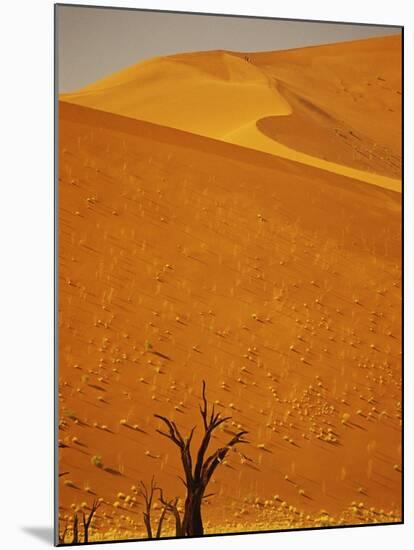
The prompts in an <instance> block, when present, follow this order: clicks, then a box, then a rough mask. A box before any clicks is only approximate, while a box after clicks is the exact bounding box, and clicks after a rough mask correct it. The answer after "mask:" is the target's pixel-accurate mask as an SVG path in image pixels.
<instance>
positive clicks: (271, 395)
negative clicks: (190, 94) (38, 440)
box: [57, 37, 402, 544]
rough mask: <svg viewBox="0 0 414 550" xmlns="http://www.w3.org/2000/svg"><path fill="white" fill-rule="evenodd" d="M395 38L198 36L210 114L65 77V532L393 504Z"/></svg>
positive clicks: (274, 519)
mask: <svg viewBox="0 0 414 550" xmlns="http://www.w3.org/2000/svg"><path fill="white" fill-rule="evenodd" d="M374 42H375V41H374ZM397 43H398V41H397V38H394V37H393V38H390V39H389V42H387V39H378V41H376V42H375V44H374V43H370V42H369V41H367V43H366V44H364V45H361V44H360V45H359V46H358V44H357V43H355V44H354V45H352V46H349V47H350V48H351V53H352V55H354V54H355V55H357V56H358V60H359V65H358V66H359V67H360V69H358V67H353V69H352V70H350V69H349V67H348V65H347V63H348V60H349V57H347V56H346V55H345V53H346V52H345V53H344V51H343V50H338V49H337V50H335V47H334V45H332V46H329V47H328V53H329V55H328V56H327V57H326V58H325V57H324V58H323V59H324V60H325V62H326V63H329V64H330V66H332V67H334V68H335V71H336V72H335V75H336V76H335V78H332V79H331V80H329V79H328V73H329V71H328V72H327V71H326V70H325V69H324V68H323V67H324V65H323V64H321V63H322V62H321V60H320V58H319V57H318V49H316V50H315V49H313V53H312V52H309V51H306V50H303V56H304V57H303V58H302V59H303V61H302V62H301V57H300V56H301V54H300V50H295V51H294V52H292V53H289V52H285V53H283V52H280V56H278V52H274V53H263V54H254V55H253V54H252V55H250V54H249V60H248V61H246V59H245V55H244V54H243V55H241V54H240V55H239V56H237V55H236V54H234V55H236V57H237V59H230V60H229V59H228V58H229V57H232V55H231V54H227V53H226V54H221V53H217V52H214V53H211V52H210V53H208V52H207V53H200V54H196V53H194V54H191V55H190V56H189V57H188V58H186V60H187V62H188V63H187V65H185V71H186V75H187V76H186V78H187V77H188V78H190V77H191V78H193V77H194V78H195V76H194V75H193V71H192V68H194V66H196V67H197V66H198V67H199V69H200V71H206V69H208V71H209V72H208V73H207V74H208V75H209V76H208V78H211V79H212V81H213V84H215V85H216V87H217V90H221V91H220V93H222V92H223V93H224V91H225V94H227V93H229V94H230V96H231V97H230V99H231V101H232V102H235V103H234V105H235V108H234V109H233V110H231V111H230V110H229V112H226V113H224V112H223V113H218V114H217V117H216V118H214V117H213V116H212V114H211V113H210V112H209V110H208V109H207V108H206V109H204V111H203V113H202V116H201V114H200V116H201V118H200V119H197V121H196V122H197V124H198V125H199V127H200V130H199V131H198V132H195V130H194V128H192V127H189V126H188V124H189V121H188V120H183V125H184V126H185V127H183V128H182V129H180V126H179V125H178V123H177V122H176V119H175V118H174V120H173V119H171V120H170V119H168V120H161V119H157V120H152V121H151V120H148V119H146V118H145V116H141V115H143V114H145V113H143V111H142V112H141V110H140V109H141V107H142V105H141V107H140V109H138V108H137V109H138V110H137V112H135V111H134V112H109V111H110V110H111V109H110V108H109V107H108V105H109V103H106V102H107V101H109V99H110V93H111V90H110V89H108V90H109V91H108V90H105V91H104V92H102V93H101V94H98V95H99V102H101V101H102V102H103V103H99V102H98V99H97V98H96V97H95V96H94V94H93V93H91V92H93V90H92V91H91V90H89V93H88V94H86V93H85V94H83V95H82V93H80V94H78V95H77V96H76V98H74V97H70V96H64V97H62V98H61V99H62V101H60V104H59V172H58V185H59V204H58V215H59V225H58V228H59V272H58V277H59V294H58V307H59V314H58V319H57V322H58V326H59V418H58V426H59V481H58V483H59V524H60V525H59V542H60V544H67V543H81V544H82V543H84V542H88V541H99V540H109V539H113V540H116V539H136V538H138V539H146V538H161V537H166V536H200V535H202V534H210V533H225V532H227V533H229V532H245V531H260V530H277V529H294V528H302V527H315V526H332V525H351V524H368V523H369V524H372V523H394V522H399V521H401V506H402V502H401V477H402V471H401V463H402V456H401V452H402V449H401V423H402V405H401V401H402V394H401V385H402V373H401V194H400V193H399V191H398V185H397V184H399V175H400V154H401V151H400V142H399V134H398V131H399V130H398V129H396V121H398V120H399V119H398V116H399V114H398V113H399V112H400V111H398V109H400V106H401V98H400V96H399V94H398V91H399V89H400V88H398V82H397V77H396V72H395V71H396V69H395V67H396V65H395V63H394V61H395V55H396V54H395V52H396V51H397V50H396V48H397V46H396V44H397ZM387 44H388V45H387ZM343 47H345V46H343ZM341 48H342V46H341ZM358 48H360V49H359V50H358ZM387 48H389V49H387ZM335 51H337V54H335ZM338 52H339V53H338ZM358 52H359V53H358ZM378 52H379V53H378ZM339 54H340V55H339ZM380 54H381V55H380ZM234 55H233V57H234ZM312 55H315V56H316V57H315V58H314V60H315V63H314V64H313V65H312V66H313V70H314V73H313V74H309V70H310V69H309V70H308V68H306V67H307V63H308V61H309V59H310V57H309V56H312ZM349 55H351V54H349ZM327 59H328V61H326V60H327ZM197 60H198V61H197ZM379 60H380V61H381V63H380V66H379ZM160 63H162V65H163V67H164V68H165V69H166V71H167V69H168V71H167V73H166V74H167V76H168V79H170V78H172V77H171V74H172V72H171V71H172V68H171V67H174V66H175V64H176V63H177V61H176V60H174V59H167V58H166V60H164V61H163V60H162V59H161V61H160ZM246 63H248V65H249V66H248V68H247V69H246V71H247V72H246V75H251V74H254V75H256V76H257V79H258V80H257V82H258V84H257V86H259V85H260V86H264V85H265V84H266V85H268V83H269V82H274V79H276V81H277V82H278V83H279V85H278V87H277V98H278V101H279V103H278V105H279V107H280V106H283V108H284V109H286V111H288V110H289V109H291V111H292V112H291V114H290V115H289V114H288V112H285V111H283V113H282V114H284V116H277V113H273V114H271V118H270V119H268V118H265V113H264V112H262V113H259V114H260V116H261V117H262V118H260V121H261V122H260V123H259V121H258V119H254V124H253V122H252V124H250V123H249V124H248V125H246V126H243V125H242V127H243V128H244V130H243V132H239V133H237V132H236V133H232V128H233V126H234V124H235V122H237V123H238V125H239V126H240V124H241V123H240V120H239V119H238V118H237V117H238V116H240V113H241V112H249V113H250V114H251V115H252V116H253V115H254V116H256V115H257V112H256V111H257V101H255V102H254V103H255V104H254V105H251V104H249V108H248V109H247V108H246V109H247V111H244V110H243V105H242V104H239V103H236V99H235V97H236V96H237V94H236V96H234V94H233V92H231V90H230V87H229V86H227V88H225V83H223V78H222V77H221V76H220V75H221V74H222V72H220V71H227V72H225V74H229V75H233V77H234V74H236V75H240V71H241V69H243V70H244V64H246ZM302 65H303V67H302ZM305 66H306V67H305ZM309 66H311V65H309ZM150 67H151V65H150ZM236 69H237V71H236ZM131 70H132V69H131ZM131 70H130V71H131ZM134 70H136V71H139V67H138V68H135V69H134ZM183 70H184V69H183ZM232 71H233V72H232ZM234 71H236V72H234ZM260 71H265V72H266V71H267V73H266V74H268V75H270V76H271V77H272V78H271V79H270V80H269V79H263V78H262V77H260V78H259V76H258V74H259V72H260ZM358 71H359V72H358ZM190 73H191V74H190ZM128 74H129V75H130V74H131V72H129V73H128ZM243 74H244V73H243ZM260 74H262V73H260ZM329 74H331V73H329ZM197 75H198V73H197ZM376 75H380V76H381V79H380V80H379V79H377V78H376ZM270 76H269V78H270ZM114 78H115V77H114ZM119 78H120V80H119V84H120V85H119V86H118V87H115V88H114V90H112V92H113V93H116V94H118V93H121V92H122V93H126V92H125V88H124V87H123V85H122V86H121V84H123V80H122V78H123V77H122V78H121V77H119ZM197 78H198V76H197ZM206 78H207V76H206ZM229 78H230V77H229ZM246 78H247V77H246ZM249 78H250V76H249ZM318 79H319V80H318ZM115 80H116V78H115ZM239 80H240V79H239ZM239 80H237V79H235V81H234V82H232V85H233V84H234V86H235V87H236V88H237V86H242V85H243V81H242V80H241V81H239ZM209 82H210V81H209ZM226 82H227V81H226ZM318 82H319V83H318ZM368 83H369V85H368ZM363 84H364V85H363ZM209 85H212V82H210V84H209ZM224 88H225V90H224ZM167 89H168V86H166V90H167ZM260 89H261V88H260ZM223 90H224V91H223ZM230 92H231V93H230ZM273 92H274V90H270V91H269V90H265V91H263V90H262V91H261V92H260V94H262V93H263V96H260V97H261V98H262V99H263V103H262V104H261V109H262V108H263V109H265V108H267V107H268V106H269V105H273V104H274V103H272V101H273V100H272V98H273V99H274V97H276V96H274V95H272V93H273ZM249 93H250V92H249ZM269 94H270V95H269ZM200 97H201V96H200ZM224 97H226V98H227V99H226V101H227V100H229V97H228V96H227V95H223V98H224ZM243 97H245V96H244V95H243ZM260 97H259V100H260ZM94 98H95V99H94ZM75 99H76V101H75ZM121 99H122V98H118V97H117V99H116V101H115V103H116V104H117V105H118V106H119V108H120V109H122V108H123V106H125V105H128V106H129V107H131V105H132V103H131V102H128V101H125V102H123V101H122V100H121ZM126 99H128V98H126ZM94 100H95V101H97V103H96V105H93V104H92V103H93V101H94ZM118 100H119V101H118ZM154 101H155V99H154ZM194 101H195V99H194ZM223 101H224V100H223ZM82 102H83V104H82ZM259 103H260V101H259ZM223 105H226V102H224V103H223ZM378 105H381V109H383V107H384V106H385V107H386V108H385V111H384V112H386V114H385V115H384V118H383V119H381V117H380V116H379V114H378V113H379V111H378ZM315 106H316V107H318V106H319V107H320V109H322V107H323V109H322V110H323V112H322V111H321V110H318V109H316V110H315ZM144 107H145V106H144ZM144 107H142V109H144ZM153 107H154V105H153ZM388 107H389V109H392V111H390V110H387V108H388ZM280 108H281V107H280ZM224 110H225V109H224V108H223V111H224ZM105 111H106V112H105ZM152 112H153V113H157V112H158V113H159V117H161V115H162V116H167V115H168V116H167V118H168V117H169V116H172V114H171V113H172V111H170V110H169V108H167V107H166V108H165V110H164V111H161V110H159V111H157V109H156V108H155V107H154V109H153V111H152ZM198 112H199V111H197V113H198ZM324 113H325V114H324ZM326 113H327V114H328V115H329V116H327V115H326ZM279 114H280V113H279ZM236 115H237V116H236ZM175 116H176V113H174V117H175ZM269 116H270V115H269ZM203 117H204V118H203ZM291 117H292V118H291ZM140 118H141V119H142V120H141V119H140ZM274 118H277V120H274ZM282 119H283V120H282ZM339 119H340V120H341V121H342V122H341V124H339V122H338V121H339ZM373 119H375V123H374V124H373V126H372V127H370V126H369V124H368V122H369V121H370V120H373ZM168 121H170V123H171V124H168ZM203 121H204V122H203ZM252 121H253V119H252ZM256 122H257V125H256ZM308 122H309V126H307V123H308ZM191 123H192V122H191ZM232 125H233V126H232ZM253 126H254V131H253V129H252V128H253ZM249 128H250V130H249ZM302 128H303V129H304V130H303V133H302V134H301V136H300V138H298V142H297V149H298V151H299V152H300V155H298V156H297V157H295V155H293V154H292V153H291V151H295V137H296V136H297V135H298V129H302ZM306 128H308V129H309V131H308V130H307V129H306ZM182 130H186V131H182ZM225 130H226V132H227V131H228V132H229V134H228V136H227V134H226V132H225ZM233 130H234V128H233ZM397 130H398V131H397ZM246 132H247V133H246ZM249 132H250V133H249ZM311 134H312V136H313V138H314V139H312V140H311V139H310V136H311ZM328 134H329V135H331V134H332V135H334V138H333V140H334V141H333V142H329V143H330V145H329V147H327V149H326V151H325V144H326V143H327V139H328V138H327V135H328ZM261 135H263V136H267V138H268V139H269V140H273V142H274V144H275V143H276V138H277V136H279V135H280V143H279V142H278V143H276V145H272V147H275V149H274V150H273V153H271V154H269V150H267V149H266V148H265V147H264V146H263V147H261V145H263V143H264V142H262V141H261V138H260V136H261ZM226 136H227V137H226ZM249 136H250V137H249ZM252 136H253V137H252ZM250 138H251V139H252V140H253V141H252V142H251V146H249V142H248V139H250ZM259 138H260V139H259ZM277 139H279V138H277ZM282 142H283V143H282ZM266 143H267V145H268V142H266ZM332 143H334V145H332ZM283 146H286V147H289V151H290V152H288V153H286V150H284V149H283ZM266 147H267V146H266ZM269 147H270V146H269ZM280 147H282V148H280ZM265 149H266V150H265ZM278 151H279V153H280V154H279V153H278ZM281 151H282V152H283V151H285V153H286V154H282V152H281ZM302 155H306V158H305V157H303V156H302ZM324 156H325V157H326V158H323V157H324ZM282 157H283V158H282ZM309 158H316V159H317V161H315V162H313V163H312V161H311V160H309ZM318 159H319V160H320V159H322V160H323V161H324V162H322V163H320V162H319V160H318ZM326 162H327V163H331V164H329V165H326V164H325V163H326ZM337 165H340V166H342V167H343V169H336V168H335V167H336V166H337ZM328 168H329V169H328ZM349 168H352V169H353V170H357V171H358V173H356V172H352V171H348V169H349ZM359 172H363V173H364V174H365V175H366V177H365V176H364V177H362V176H361V177H360V179H358V178H359V176H358V174H359ZM357 176H358V177H357ZM382 178H386V180H384V179H382ZM391 180H392V181H391ZM203 381H205V382H203ZM207 390H208V391H207ZM246 434H248V436H247V439H248V444H242V443H244V442H245V436H246Z"/></svg>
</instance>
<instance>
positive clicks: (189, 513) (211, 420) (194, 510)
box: [154, 380, 247, 537]
mask: <svg viewBox="0 0 414 550" xmlns="http://www.w3.org/2000/svg"><path fill="white" fill-rule="evenodd" d="M202 398H203V404H202V405H200V414H201V418H202V420H203V427H204V434H203V437H202V440H201V443H200V446H199V449H198V451H197V455H196V457H195V464H194V467H193V457H192V455H191V450H190V446H191V440H192V438H193V435H194V430H195V429H196V426H194V427H193V428H192V429H191V431H190V434H189V435H188V436H187V437H183V436H182V435H181V433H180V430H179V429H178V427H177V425H176V424H175V422H173V421H172V420H169V419H168V418H166V417H165V416H161V415H159V414H156V415H154V416H156V417H157V418H159V419H160V420H162V421H163V422H164V424H165V425H166V426H167V428H168V432H163V431H162V430H157V432H158V433H160V434H161V435H163V436H165V437H167V438H168V439H171V441H172V442H173V443H174V444H175V445H176V446H177V447H178V448H179V449H180V456H181V463H182V467H183V470H184V476H185V478H184V479H183V478H181V480H182V482H183V483H184V485H185V487H186V490H187V494H186V498H185V504H184V518H183V522H182V530H183V534H184V536H186V537H199V536H202V535H203V534H204V529H203V521H202V517H201V505H202V502H203V499H204V498H207V496H210V495H205V491H206V488H207V485H208V483H209V481H210V479H211V477H212V475H213V474H214V472H215V470H216V468H217V466H218V465H219V464H220V463H221V462H222V461H223V460H224V458H225V456H226V455H227V453H228V452H229V450H230V449H231V448H232V447H234V446H235V445H237V444H239V443H247V441H246V440H245V439H243V436H244V435H246V434H247V432H246V431H244V430H243V431H240V432H238V433H236V434H235V435H234V436H233V437H232V438H231V439H230V441H229V442H228V443H227V444H226V445H225V446H224V447H220V448H219V449H217V450H216V451H214V452H213V453H212V454H211V455H209V456H208V457H207V458H206V453H207V450H208V447H209V444H210V440H211V437H212V434H213V432H214V431H215V430H216V429H217V428H218V427H219V426H220V425H221V424H223V422H226V421H227V420H230V418H231V417H230V416H225V417H222V416H221V414H220V413H219V412H218V413H216V412H215V408H214V405H213V407H212V409H211V413H209V410H208V409H209V407H208V403H207V398H206V383H205V381H204V380H203V389H202Z"/></svg>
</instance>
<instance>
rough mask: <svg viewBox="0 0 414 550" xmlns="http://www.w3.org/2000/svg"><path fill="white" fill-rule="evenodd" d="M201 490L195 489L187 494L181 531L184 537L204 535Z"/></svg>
mask: <svg viewBox="0 0 414 550" xmlns="http://www.w3.org/2000/svg"><path fill="white" fill-rule="evenodd" d="M202 499H203V489H200V488H197V489H195V490H191V491H189V492H188V494H187V498H186V500H185V508H184V520H183V531H184V536H186V537H202V536H203V535H204V528H203V520H202V519H201V503H202Z"/></svg>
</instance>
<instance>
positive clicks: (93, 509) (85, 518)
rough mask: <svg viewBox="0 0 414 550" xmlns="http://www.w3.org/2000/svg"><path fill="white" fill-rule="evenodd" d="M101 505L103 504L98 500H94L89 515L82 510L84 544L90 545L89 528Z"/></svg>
mask: <svg viewBox="0 0 414 550" xmlns="http://www.w3.org/2000/svg"><path fill="white" fill-rule="evenodd" d="M100 505H101V502H100V501H99V500H98V499H96V498H95V499H94V501H93V503H92V507H91V511H90V512H89V514H88V515H86V514H85V512H84V511H83V510H82V521H83V542H84V543H85V544H88V542H89V527H90V525H91V522H92V518H93V516H94V515H95V512H96V510H97V509H98V508H99V506H100Z"/></svg>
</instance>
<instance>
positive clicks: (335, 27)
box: [56, 6, 401, 92]
mask: <svg viewBox="0 0 414 550" xmlns="http://www.w3.org/2000/svg"><path fill="white" fill-rule="evenodd" d="M56 30H57V54H58V85H59V92H69V91H74V90H77V89H79V88H82V87H83V86H86V85H87V84H90V83H91V82H94V81H96V80H98V79H100V78H103V77H105V76H107V75H109V74H111V73H114V72H115V71H118V70H120V69H123V68H124V67H127V66H128V65H132V64H134V63H138V62H139V61H142V60H144V59H148V58H150V57H154V56H158V55H169V54H173V53H178V52H185V51H201V50H216V49H224V50H235V51H264V50H281V49H288V48H297V47H302V46H309V45H314V44H325V43H331V42H342V41H346V40H357V39H360V38H369V37H373V36H383V35H387V34H397V33H399V32H401V31H400V29H399V28H396V27H381V26H374V25H370V26H367V25H355V24H331V23H313V22H304V21H286V20H275V19H255V18H246V17H228V16H206V15H195V14H180V13H163V12H149V11H141V10H120V9H102V8H86V7H77V6H58V7H57V27H56Z"/></svg>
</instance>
